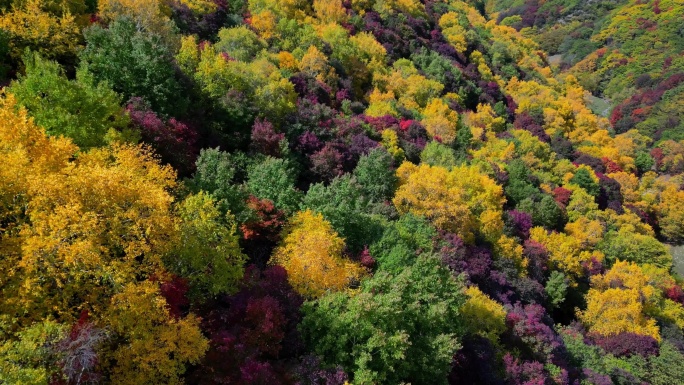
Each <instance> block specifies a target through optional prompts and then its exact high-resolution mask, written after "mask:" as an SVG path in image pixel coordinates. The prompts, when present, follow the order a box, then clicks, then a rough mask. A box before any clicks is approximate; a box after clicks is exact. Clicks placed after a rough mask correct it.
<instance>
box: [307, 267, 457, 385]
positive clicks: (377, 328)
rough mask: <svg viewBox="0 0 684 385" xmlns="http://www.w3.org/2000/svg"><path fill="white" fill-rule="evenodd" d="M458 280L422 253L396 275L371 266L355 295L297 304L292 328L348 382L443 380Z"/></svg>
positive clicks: (453, 339) (452, 347)
mask: <svg viewBox="0 0 684 385" xmlns="http://www.w3.org/2000/svg"><path fill="white" fill-rule="evenodd" d="M464 302H465V295H464V294H463V286H462V284H461V282H459V281H457V280H455V279H454V278H453V276H452V275H451V273H450V272H449V271H448V270H446V269H444V268H442V267H440V266H439V262H438V261H437V260H436V259H435V258H434V257H429V256H423V257H421V258H419V259H418V260H417V261H416V263H415V264H414V265H413V266H411V267H408V268H406V269H405V270H403V271H402V272H401V273H399V274H396V275H391V274H390V273H387V272H378V273H376V274H375V276H373V277H372V278H370V279H368V280H366V281H364V282H363V283H362V285H361V292H359V293H358V294H355V295H353V296H352V295H349V294H348V293H335V294H332V295H328V296H325V297H323V298H321V299H319V300H318V301H315V302H308V303H305V304H304V306H303V307H302V311H303V314H304V318H303V320H302V324H301V327H300V330H301V332H302V334H303V338H304V340H305V342H306V343H307V345H308V346H309V347H310V348H311V349H312V351H314V352H315V353H316V354H317V355H319V356H321V357H322V358H323V360H324V362H325V363H327V364H330V365H342V366H343V367H344V368H345V369H346V370H347V372H348V373H350V374H352V375H353V382H354V383H355V384H360V385H364V384H378V383H383V384H399V383H412V384H416V385H421V384H447V374H448V372H449V370H450V367H451V361H452V358H453V354H454V353H455V352H456V351H457V350H458V348H459V343H458V338H459V336H460V335H461V334H462V327H461V326H460V321H459V308H460V307H461V305H463V303H464Z"/></svg>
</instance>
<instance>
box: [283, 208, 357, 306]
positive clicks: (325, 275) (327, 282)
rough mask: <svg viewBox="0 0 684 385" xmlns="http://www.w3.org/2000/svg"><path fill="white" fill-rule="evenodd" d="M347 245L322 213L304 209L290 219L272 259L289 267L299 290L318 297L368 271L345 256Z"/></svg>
mask: <svg viewBox="0 0 684 385" xmlns="http://www.w3.org/2000/svg"><path fill="white" fill-rule="evenodd" d="M343 249H344V241H343V240H342V238H340V237H339V236H338V235H337V233H336V232H335V230H333V228H332V225H330V223H329V222H328V221H326V220H325V219H323V216H322V215H321V214H315V213H313V212H311V211H310V210H307V211H301V212H298V213H296V214H295V215H294V216H293V217H292V218H291V219H290V222H289V224H288V227H287V228H286V230H285V231H284V233H283V240H282V242H281V244H280V246H278V248H277V249H276V250H275V252H274V253H273V257H272V258H271V263H273V264H277V265H281V266H283V267H284V268H285V270H287V274H288V279H289V281H290V284H291V285H292V287H293V288H294V289H295V290H296V291H297V292H298V293H299V294H301V295H303V296H305V297H308V298H317V297H320V296H322V295H324V294H326V293H328V292H331V291H340V290H343V289H344V288H346V287H347V286H348V285H349V284H350V283H351V282H352V281H353V280H358V279H359V278H361V277H362V276H363V275H364V269H363V267H361V266H360V265H358V264H355V263H353V262H351V261H348V260H346V259H344V258H343V257H342V250H343Z"/></svg>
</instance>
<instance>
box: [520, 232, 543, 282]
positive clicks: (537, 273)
mask: <svg viewBox="0 0 684 385" xmlns="http://www.w3.org/2000/svg"><path fill="white" fill-rule="evenodd" d="M523 246H524V248H523V253H524V254H525V256H526V257H527V260H528V264H527V271H528V272H529V274H530V277H531V278H534V279H536V280H537V281H539V282H544V281H545V280H546V273H547V271H548V263H549V253H548V251H547V250H546V247H544V245H542V244H541V243H539V242H536V241H533V240H531V239H528V240H526V241H525V243H524V245H523Z"/></svg>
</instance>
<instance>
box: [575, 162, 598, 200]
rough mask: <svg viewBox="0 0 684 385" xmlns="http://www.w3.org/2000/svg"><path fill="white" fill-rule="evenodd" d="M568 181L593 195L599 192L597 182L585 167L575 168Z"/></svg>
mask: <svg viewBox="0 0 684 385" xmlns="http://www.w3.org/2000/svg"><path fill="white" fill-rule="evenodd" d="M570 183H572V184H576V185H578V186H580V187H582V188H583V189H585V190H586V191H587V192H588V193H589V195H591V196H593V197H596V196H598V194H599V193H600V192H601V191H600V187H599V185H598V183H597V182H596V181H595V180H594V179H593V178H592V174H591V171H589V170H588V169H587V168H585V167H580V168H579V169H577V172H575V175H573V176H572V178H570Z"/></svg>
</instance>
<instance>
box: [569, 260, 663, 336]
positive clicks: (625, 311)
mask: <svg viewBox="0 0 684 385" xmlns="http://www.w3.org/2000/svg"><path fill="white" fill-rule="evenodd" d="M651 281H652V278H651V277H650V276H649V275H647V274H645V273H644V271H643V270H642V269H641V268H640V267H639V266H637V265H636V264H634V263H631V262H622V261H617V262H616V263H615V265H613V267H612V268H611V269H610V270H609V271H607V272H606V273H605V274H603V275H598V276H595V277H593V278H592V280H591V289H590V290H589V292H588V293H587V296H586V300H587V308H586V310H584V311H581V312H578V316H579V318H580V320H581V321H582V322H583V323H584V324H585V325H587V327H588V328H589V331H590V332H595V333H598V334H601V335H614V334H619V333H622V332H631V333H637V334H642V335H647V336H651V337H653V338H655V339H657V340H660V335H659V331H658V326H656V322H655V320H654V319H652V318H649V317H648V316H647V314H648V313H651V314H652V313H654V312H657V306H658V305H659V302H660V292H659V291H658V290H657V289H656V288H655V287H653V286H652V285H651V284H650V283H651Z"/></svg>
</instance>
